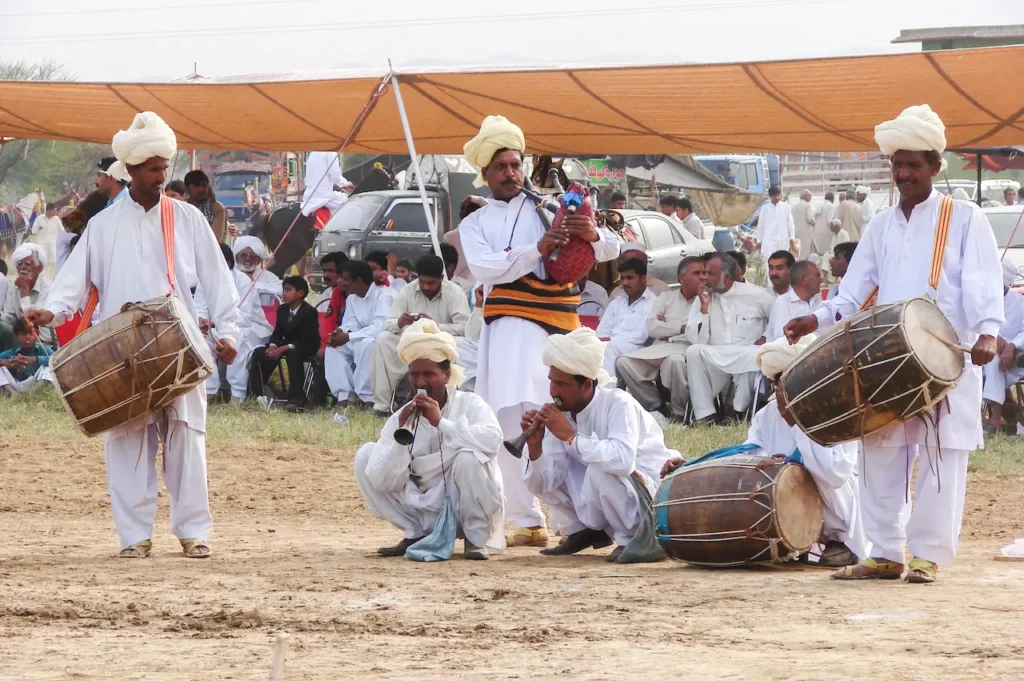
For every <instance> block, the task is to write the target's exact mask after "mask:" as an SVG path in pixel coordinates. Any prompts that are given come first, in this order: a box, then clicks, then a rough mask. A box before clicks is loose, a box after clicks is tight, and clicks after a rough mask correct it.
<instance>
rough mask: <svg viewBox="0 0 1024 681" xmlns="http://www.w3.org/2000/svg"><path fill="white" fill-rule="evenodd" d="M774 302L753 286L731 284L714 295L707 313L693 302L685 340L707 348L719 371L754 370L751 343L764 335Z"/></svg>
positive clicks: (754, 350)
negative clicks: (730, 286) (723, 291)
mask: <svg viewBox="0 0 1024 681" xmlns="http://www.w3.org/2000/svg"><path fill="white" fill-rule="evenodd" d="M774 302H775V299H774V298H773V297H772V295H771V294H770V293H769V292H768V291H766V290H764V289H763V288H761V287H760V286H754V285H753V284H744V283H743V282H735V283H734V284H733V285H732V288H730V289H729V290H728V291H726V292H725V293H714V294H712V296H711V304H710V306H709V307H708V314H702V313H701V311H700V302H699V301H694V304H693V306H692V307H691V308H690V316H689V318H688V320H687V322H686V339H687V340H688V341H689V342H690V343H691V344H692V345H694V346H696V345H703V346H708V347H707V350H708V352H707V353H706V355H707V357H708V358H710V360H711V361H712V362H713V363H714V364H715V365H716V366H717V367H719V368H721V369H722V370H723V371H726V372H727V373H730V374H742V373H747V372H751V371H757V365H756V364H754V355H755V354H757V347H756V346H755V345H754V343H756V342H757V340H758V339H759V338H760V337H761V336H763V335H764V330H765V327H766V325H767V324H768V318H769V316H770V315H771V311H772V305H773V304H774Z"/></svg>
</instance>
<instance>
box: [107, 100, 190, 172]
mask: <svg viewBox="0 0 1024 681" xmlns="http://www.w3.org/2000/svg"><path fill="white" fill-rule="evenodd" d="M110 146H111V148H113V150H114V156H116V157H117V161H116V162H115V163H114V164H113V165H111V166H110V168H108V169H107V174H108V175H110V176H111V177H112V178H114V179H115V180H122V181H124V182H128V181H130V180H131V179H132V178H131V176H129V175H128V169H127V166H135V165H139V164H140V163H144V162H145V161H147V160H148V159H151V158H153V157H154V156H155V157H159V158H165V159H170V158H172V157H173V156H174V155H175V154H176V153H178V140H177V138H175V136H174V131H173V130H171V126H169V125H167V124H166V123H164V120H163V119H162V118H160V117H159V116H157V115H156V114H155V113H153V112H152V111H143V112H142V113H139V114H135V120H133V121H132V124H131V127H129V128H128V129H127V130H122V131H121V132H119V133H117V134H116V135H114V139H113V141H112V142H111V143H110Z"/></svg>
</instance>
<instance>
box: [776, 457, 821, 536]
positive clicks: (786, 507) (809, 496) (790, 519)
mask: <svg viewBox="0 0 1024 681" xmlns="http://www.w3.org/2000/svg"><path fill="white" fill-rule="evenodd" d="M775 522H776V524H777V525H778V528H779V535H780V536H781V537H782V543H783V544H785V545H786V546H788V547H789V548H790V549H792V550H794V551H798V552H800V553H804V552H805V551H807V550H808V549H809V548H811V545H812V544H814V542H816V541H818V537H819V536H821V527H822V524H823V523H824V522H825V516H824V513H823V511H822V508H821V495H820V494H818V487H817V485H815V484H814V480H813V479H812V478H811V474H810V473H808V472H807V469H806V468H804V467H803V466H800V465H797V464H789V465H787V466H786V467H784V468H783V469H782V471H780V472H779V475H778V477H777V478H775Z"/></svg>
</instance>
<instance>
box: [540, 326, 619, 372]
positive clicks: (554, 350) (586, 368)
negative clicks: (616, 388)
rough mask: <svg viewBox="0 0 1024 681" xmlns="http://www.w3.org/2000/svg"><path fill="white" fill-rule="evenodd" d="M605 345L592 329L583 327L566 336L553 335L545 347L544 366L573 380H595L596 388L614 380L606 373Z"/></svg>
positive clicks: (549, 337)
mask: <svg viewBox="0 0 1024 681" xmlns="http://www.w3.org/2000/svg"><path fill="white" fill-rule="evenodd" d="M604 345H605V344H604V341H602V340H601V339H600V338H598V337H597V334H596V333H594V330H593V329H589V328H587V327H585V326H581V327H580V328H578V329H576V330H575V331H573V332H571V333H567V334H553V335H551V336H548V339H547V341H546V342H545V343H544V355H543V361H544V366H549V367H554V368H556V369H559V370H561V371H564V372H565V373H567V374H572V375H573V376H586V377H587V378H592V379H594V381H595V382H596V383H597V385H604V384H605V383H607V382H608V381H610V380H612V379H611V376H609V375H608V372H607V371H605V370H604Z"/></svg>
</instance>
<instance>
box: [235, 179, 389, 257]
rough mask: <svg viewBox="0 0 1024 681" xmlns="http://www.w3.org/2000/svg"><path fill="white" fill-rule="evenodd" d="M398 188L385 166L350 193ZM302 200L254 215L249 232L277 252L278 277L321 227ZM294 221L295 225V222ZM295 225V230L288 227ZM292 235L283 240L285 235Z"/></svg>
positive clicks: (303, 251)
mask: <svg viewBox="0 0 1024 681" xmlns="http://www.w3.org/2000/svg"><path fill="white" fill-rule="evenodd" d="M394 188H395V176H394V173H392V172H391V171H390V170H388V169H385V168H384V167H383V166H381V167H379V168H378V167H374V169H373V170H372V171H371V172H370V173H369V174H368V175H367V176H366V178H364V179H363V181H362V182H360V183H359V184H358V185H356V187H355V189H353V190H352V193H351V194H350V196H355V195H357V194H362V193H364V192H371V191H383V190H386V189H394ZM301 210H302V203H301V202H299V201H293V202H291V203H283V204H281V205H280V206H277V207H276V208H274V209H273V210H271V211H270V213H267V214H262V213H261V214H260V215H258V216H256V217H255V218H254V219H253V225H252V229H251V230H249V234H250V235H252V236H255V237H257V238H259V239H262V240H263V242H264V243H265V244H266V245H267V249H268V250H269V251H270V252H271V253H274V260H273V262H272V263H271V264H270V267H268V268H267V269H269V270H270V271H271V272H273V273H274V274H276V275H277V276H278V277H283V276H285V274H286V273H287V272H288V270H289V269H291V267H292V265H294V264H295V263H297V262H299V261H300V260H302V258H303V256H305V255H306V252H307V251H309V249H310V248H312V247H313V242H314V241H315V240H316V235H317V234H319V231H318V230H317V229H316V227H315V226H314V224H315V223H314V220H313V216H312V215H303V214H302V212H301ZM293 223H294V225H295V226H294V227H292V224H293ZM289 228H291V232H289V231H288V229H289ZM286 234H287V235H288V238H287V239H285V240H284V243H281V240H282V238H284V236H285V235H286Z"/></svg>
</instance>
